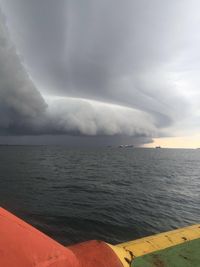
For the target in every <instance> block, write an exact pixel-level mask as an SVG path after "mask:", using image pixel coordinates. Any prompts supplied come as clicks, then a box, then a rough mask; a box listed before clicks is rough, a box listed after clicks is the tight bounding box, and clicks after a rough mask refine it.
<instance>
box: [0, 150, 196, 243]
mask: <svg viewBox="0 0 200 267" xmlns="http://www.w3.org/2000/svg"><path fill="white" fill-rule="evenodd" d="M0 205H1V206H2V207H4V208H6V209H7V210H9V211H11V212H13V213H14V214H16V215H17V216H19V217H20V218H22V219H23V220H25V221H26V222H28V223H30V224H31V225H33V226H35V227H36V228H38V229H39V230H41V231H43V232H44V233H46V234H47V235H49V236H50V237H52V238H54V239H56V240H57V241H59V242H60V243H62V244H64V245H69V244H74V243H77V242H82V241H86V240H91V239H98V240H104V241H106V242H110V243H112V244H117V243H121V242H124V241H128V240H133V239H136V238H140V237H143V236H147V235H151V234H155V233H159V232H163V231H168V230H171V229H175V228H178V227H183V226H187V225H191V224H195V223H199V222H200V150H199V149H188V150H187V149H149V148H112V147H106V148H81V149H77V148H76V149H69V148H68V147H65V146H63V147H62V146H0Z"/></svg>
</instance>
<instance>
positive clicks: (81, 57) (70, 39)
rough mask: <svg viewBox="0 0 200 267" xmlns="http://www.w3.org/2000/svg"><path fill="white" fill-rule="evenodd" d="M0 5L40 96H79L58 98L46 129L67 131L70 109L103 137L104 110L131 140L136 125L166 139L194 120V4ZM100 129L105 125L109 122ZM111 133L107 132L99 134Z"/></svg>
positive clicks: (66, 1) (49, 0)
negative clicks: (122, 109) (121, 111)
mask: <svg viewBox="0 0 200 267" xmlns="http://www.w3.org/2000/svg"><path fill="white" fill-rule="evenodd" d="M0 2H1V3H2V7H3V9H4V11H5V13H6V15H7V19H8V26H9V29H10V31H11V34H12V37H13V40H14V41H15V43H16V44H17V48H18V50H19V52H20V53H21V54H22V55H23V57H24V59H25V62H26V66H27V68H28V69H29V71H30V73H31V75H32V77H33V79H34V82H35V83H36V84H37V88H39V90H40V91H41V92H42V93H43V94H45V95H55V96H64V97H77V98H80V99H79V100H76V101H75V100H73V101H72V98H68V99H67V98H66V99H65V103H63V102H64V101H63V100H62V101H61V100H59V101H61V102H60V104H57V108H56V109H55V108H54V112H52V109H53V106H54V105H53V104H52V108H51V106H50V108H49V109H47V110H46V116H47V114H48V116H50V115H49V114H51V123H53V121H58V122H59V123H58V124H56V127H55V129H56V130H55V129H54V130H55V131H57V130H58V129H60V130H61V131H63V130H64V129H65V128H66V127H67V128H68V130H69V129H70V127H71V124H70V122H69V121H68V122H66V121H65V120H66V118H68V119H69V120H71V117H70V116H72V111H73V112H75V114H76V115H75V116H74V117H76V116H77V113H78V114H82V112H80V110H81V111H82V110H83V109H84V111H85V113H83V114H85V117H84V119H85V120H86V121H87V123H88V120H91V123H88V128H90V127H89V125H90V126H91V128H90V129H88V133H89V132H90V133H92V132H93V131H94V132H95V133H97V134H99V133H101V132H102V129H103V126H102V125H101V123H102V114H104V111H105V110H106V112H107V114H109V116H110V118H112V119H111V121H112V122H113V125H115V124H117V127H115V126H114V128H115V129H118V133H119V134H120V133H122V132H123V130H122V128H123V129H127V133H130V132H131V131H132V134H133V135H134V134H136V132H137V131H135V130H134V129H136V128H137V126H138V128H139V129H140V134H142V132H143V133H144V134H149V132H151V134H150V135H152V133H153V134H154V132H155V127H156V128H157V129H158V130H159V134H160V135H161V134H166V132H165V133H163V131H166V130H167V131H168V134H169V135H170V134H172V132H170V131H172V130H173V134H175V133H176V132H178V131H179V134H180V132H182V133H183V132H184V128H187V127H188V126H191V125H193V124H197V122H199V114H200V108H199V106H200V105H199V102H200V101H199V99H200V95H199V86H200V81H199V78H198V77H199V68H200V64H199V58H200V52H199V45H200V38H199V34H198V25H199V23H200V18H199V14H198V10H199V2H198V0H191V1H188V0H182V1H179V0H176V1H174V0H169V1H160V0H152V1H148V0H134V1H133V0H126V1H120V0H101V1H99V0H85V1H80V0H58V1H54V0H30V1H27V0H10V1H7V0H1V1H0ZM36 18H37V19H36ZM81 98H88V99H93V100H96V101H101V102H106V103H108V102H110V103H113V104H118V105H123V106H124V109H125V106H126V107H129V108H132V109H133V111H132V115H130V113H129V109H127V110H126V112H124V114H125V113H126V114H125V115H124V116H121V115H120V112H119V111H118V109H115V112H113V109H112V108H111V107H109V108H108V106H107V105H106V104H105V105H104V106H101V108H100V107H99V109H98V112H97V110H95V108H94V102H92V101H90V102H87V104H86V102H84V101H83V100H81ZM55 103H58V101H56V102H55ZM61 103H62V107H60V105H61ZM75 106H76V108H74V107H75ZM58 107H60V108H58ZM107 109H109V111H108V110H107ZM55 110H56V115H54V113H55ZM135 110H137V115H136V116H135ZM64 113H65V114H67V116H66V117H65V119H62V118H63V114H64ZM58 114H59V116H60V117H59V118H60V119H59V118H58V116H57V115H58ZM87 114H90V116H88V115H87ZM91 114H93V115H91ZM147 114H149V115H147ZM146 116H149V118H150V119H146ZM72 117H73V116H72ZM127 117H128V118H130V119H129V120H128V121H127V120H126V118H127ZM144 117H145V118H144ZM55 118H56V119H55ZM131 118H133V119H131ZM136 118H137V119H136ZM84 119H83V118H82V117H80V118H79V119H77V118H76V119H75V121H76V123H77V124H76V123H75V122H73V123H72V125H74V131H75V132H76V131H81V132H82V133H84V132H85V129H87V124H84V126H82V122H83V121H84ZM98 120H100V121H101V123H100V122H99V121H98ZM41 121H42V122H41ZM44 121H45V119H42V120H39V122H38V121H35V122H34V123H36V124H38V125H37V127H36V126H35V127H34V128H38V129H39V128H41V127H42V126H41V125H43V123H44ZM64 121H65V123H66V125H67V126H66V125H63V123H64ZM97 121H98V122H97ZM141 121H143V125H142V127H141ZM78 122H79V123H80V124H78ZM124 122H126V123H127V125H126V126H127V127H126V126H124V124H123V123H124ZM148 122H149V123H148ZM49 123H50V122H49ZM51 123H50V124H51ZM104 123H105V125H107V126H108V124H107V118H106V119H105V120H104ZM94 125H95V126H94ZM65 126H66V127H65ZM45 127H47V128H48V129H49V130H50V129H52V126H45ZM177 127H179V129H177ZM47 128H45V129H47ZM105 128H106V127H105ZM111 128H112V126H111ZM130 128H131V129H132V130H131V131H130ZM92 129H93V130H92ZM94 129H95V130H94ZM170 129H171V130H170ZM193 129H194V128H193ZM65 130H66V129H65ZM196 130H197V129H196V128H195V131H196ZM45 131H47V130H45ZM70 131H71V130H70ZM72 132H73V131H72ZM109 132H112V130H110V129H109V127H108V128H106V130H105V131H104V133H105V134H108V133H109Z"/></svg>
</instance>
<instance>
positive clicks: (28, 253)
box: [0, 208, 123, 267]
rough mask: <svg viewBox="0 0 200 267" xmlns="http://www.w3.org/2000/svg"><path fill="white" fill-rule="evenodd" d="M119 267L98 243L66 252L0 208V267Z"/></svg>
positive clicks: (107, 249)
mask: <svg viewBox="0 0 200 267" xmlns="http://www.w3.org/2000/svg"><path fill="white" fill-rule="evenodd" d="M34 266H35V267H123V265H122V264H121V261H120V260H119V258H118V257H117V256H116V254H115V253H114V252H113V250H112V249H111V248H110V247H109V246H108V245H107V244H106V243H105V242H101V241H89V242H84V243H80V244H77V245H74V246H70V247H68V248H66V247H64V246H62V245H60V244H59V243H57V242H55V241H54V240H52V239H51V238H49V237H47V236H46V235H44V234H43V233H41V232H39V231H38V230H36V229H35V228H34V227H32V226H30V225H29V224H27V223H25V222H24V221H22V220H21V219H19V218H17V217H16V216H14V215H12V214H11V213H9V212H7V211H6V210H4V209H2V208H0V267H34Z"/></svg>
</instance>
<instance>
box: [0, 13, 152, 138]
mask: <svg viewBox="0 0 200 267" xmlns="http://www.w3.org/2000/svg"><path fill="white" fill-rule="evenodd" d="M0 62H1V65H0V133H1V135H4V134H6V135H27V134H28V135H30V134H37V135H40V134H71V135H91V136H95V135H108V136H110V135H127V136H144V137H145V136H147V137H148V136H152V135H154V134H155V132H156V128H155V126H154V122H153V119H152V118H151V116H149V115H148V114H146V113H145V112H143V111H140V110H136V109H132V108H127V107H122V106H118V105H112V104H106V103H101V102H98V101H91V100H86V99H78V98H69V97H68V98H67V97H50V96H47V97H43V96H42V95H41V94H40V92H39V91H38V90H37V88H36V87H35V85H34V83H33V82H32V80H31V78H30V76H29V75H28V73H27V71H26V68H25V66H24V65H23V63H22V61H21V58H20V57H19V55H18V54H17V51H16V49H15V47H14V45H13V44H12V42H11V40H10V37H9V34H8V30H7V28H6V26H5V20H4V17H3V15H2V14H0Z"/></svg>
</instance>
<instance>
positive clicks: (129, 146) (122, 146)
mask: <svg viewBox="0 0 200 267" xmlns="http://www.w3.org/2000/svg"><path fill="white" fill-rule="evenodd" d="M119 148H134V145H120V146H119Z"/></svg>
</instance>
